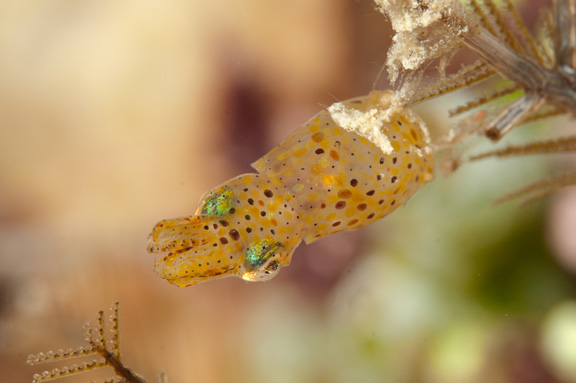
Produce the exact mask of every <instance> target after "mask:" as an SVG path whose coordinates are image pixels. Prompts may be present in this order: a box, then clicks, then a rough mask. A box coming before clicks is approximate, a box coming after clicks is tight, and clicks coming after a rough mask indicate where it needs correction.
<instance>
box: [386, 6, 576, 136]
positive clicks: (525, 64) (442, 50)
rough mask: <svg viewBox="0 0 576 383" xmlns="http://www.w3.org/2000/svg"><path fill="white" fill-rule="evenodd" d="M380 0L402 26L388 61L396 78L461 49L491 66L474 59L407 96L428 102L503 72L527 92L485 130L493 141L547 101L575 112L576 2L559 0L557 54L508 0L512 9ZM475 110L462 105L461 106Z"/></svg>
mask: <svg viewBox="0 0 576 383" xmlns="http://www.w3.org/2000/svg"><path fill="white" fill-rule="evenodd" d="M375 2H376V4H377V5H378V7H379V9H380V10H381V11H382V12H383V13H385V14H386V15H388V17H389V18H390V20H391V21H392V25H393V27H394V29H395V30H396V35H395V37H394V45H393V46H392V48H391V49H390V51H389V58H388V64H387V65H388V70H389V73H390V77H391V79H393V80H394V79H397V78H398V74H399V73H404V72H405V71H417V70H421V69H422V68H424V66H425V65H426V64H427V63H428V62H430V61H431V60H434V59H438V58H439V57H442V56H446V55H448V54H450V52H451V51H454V50H456V49H460V47H461V46H466V47H468V48H469V49H471V50H473V51H475V52H476V53H477V54H479V55H480V57H481V58H482V60H483V63H484V65H487V66H488V67H489V68H490V70H489V71H486V69H485V68H484V66H483V65H479V64H473V65H472V66H468V67H465V68H464V69H463V70H461V71H460V72H459V73H457V74H456V75H453V76H448V77H446V78H442V79H440V80H439V81H438V82H435V83H434V84H432V85H431V86H429V87H425V88H418V87H415V86H413V85H411V86H409V87H408V86H407V88H410V89H418V92H416V94H412V95H409V96H404V97H405V98H406V99H407V100H409V101H421V100H425V99H428V98H431V97H435V96H438V95H442V94H446V93H448V92H451V91H453V90H456V89H460V88H463V87H468V86H471V85H472V84H474V83H476V82H478V81H480V80H484V79H486V78H489V77H491V76H492V75H493V74H494V73H498V74H499V75H500V76H502V77H504V78H506V79H508V80H509V81H510V82H512V83H513V84H514V86H515V87H517V88H518V89H521V90H523V92H522V94H521V95H520V96H519V99H518V100H517V101H516V102H514V103H513V104H512V105H509V106H507V107H506V109H505V110H504V111H503V112H502V113H501V114H499V115H498V116H497V117H496V118H494V119H493V120H492V121H491V122H490V123H489V124H488V125H487V126H486V127H485V134H486V136H487V137H489V138H490V139H492V140H494V141H497V140H499V139H500V138H501V137H502V136H504V135H505V134H506V133H507V132H509V131H510V130H511V129H513V128H514V127H515V126H518V125H519V124H521V123H523V122H524V121H525V120H526V119H528V118H529V117H530V116H531V115H532V114H533V113H534V112H536V111H537V110H538V109H540V108H541V107H543V106H544V105H553V106H554V107H555V109H556V110H559V111H564V112H571V113H575V112H576V86H575V85H576V0H556V1H555V2H554V7H553V13H554V20H555V23H553V24H554V25H553V27H552V28H554V30H552V31H550V33H549V34H548V35H549V36H551V37H552V39H553V45H554V57H552V58H551V59H550V58H548V57H545V55H544V54H543V53H541V50H539V49H538V45H539V44H540V45H546V44H547V42H546V41H542V42H540V41H536V40H535V39H534V37H532V35H531V34H530V33H529V32H528V28H527V27H526V25H525V24H524V22H523V21H522V19H521V18H520V16H519V14H518V11H517V9H516V7H515V6H514V4H513V3H512V2H511V1H509V0H505V1H503V8H504V11H506V12H505V13H504V12H503V10H502V9H501V8H499V7H497V6H496V4H495V2H494V0H483V1H481V0H469V4H468V8H465V7H464V6H463V5H462V4H461V3H460V2H458V1H456V0H375ZM506 16H508V17H506ZM547 25H548V23H547ZM439 31H443V33H444V35H443V36H442V37H439V36H440V35H441V33H440V32H439ZM446 32H448V33H446ZM407 52H410V53H407ZM408 78H410V79H413V78H418V77H417V76H409V77H408ZM403 87H404V86H403ZM506 95H507V94H506V93H498V92H495V93H494V94H493V95H489V96H484V100H481V101H478V102H472V103H471V105H476V106H480V105H483V104H484V103H485V100H486V101H492V100H496V99H498V98H500V97H503V96H506ZM469 109H470V108H467V107H463V108H461V109H459V110H462V111H464V110H469Z"/></svg>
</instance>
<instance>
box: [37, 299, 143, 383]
mask: <svg viewBox="0 0 576 383" xmlns="http://www.w3.org/2000/svg"><path fill="white" fill-rule="evenodd" d="M110 310H111V311H112V314H111V315H110V323H111V328H110V332H111V333H112V339H111V340H110V341H107V339H106V331H105V329H106V324H105V320H104V311H99V312H98V325H97V327H96V329H93V328H92V327H91V326H90V324H86V326H85V327H86V341H87V343H88V346H87V347H79V348H77V349H68V350H67V351H64V350H59V351H56V352H53V351H48V352H46V353H42V352H41V353H38V354H31V355H29V356H28V360H27V362H26V363H27V364H29V365H32V366H33V365H36V364H40V363H48V362H55V361H58V360H61V359H73V358H78V357H83V356H89V355H94V356H100V357H101V358H102V360H97V359H94V360H92V361H90V362H85V363H82V364H80V365H76V364H74V365H72V366H71V367H67V366H64V367H61V368H54V369H52V370H50V371H48V370H46V371H44V372H42V373H41V374H34V376H33V378H32V382H33V383H41V382H46V381H49V380H53V379H58V378H62V377H66V376H71V375H76V374H79V373H81V372H86V371H92V370H95V369H98V368H102V367H111V368H112V369H113V370H114V372H115V373H116V375H117V376H118V378H119V380H116V379H115V378H113V379H110V380H107V381H105V382H104V383H114V382H116V383H120V382H123V383H146V381H145V380H144V379H143V378H142V377H140V376H139V375H137V374H135V373H134V372H133V371H132V370H130V369H129V368H127V367H126V366H124V364H123V363H122V362H121V361H120V335H119V334H120V330H119V325H118V322H119V303H118V302H115V303H114V304H113V305H112V307H110Z"/></svg>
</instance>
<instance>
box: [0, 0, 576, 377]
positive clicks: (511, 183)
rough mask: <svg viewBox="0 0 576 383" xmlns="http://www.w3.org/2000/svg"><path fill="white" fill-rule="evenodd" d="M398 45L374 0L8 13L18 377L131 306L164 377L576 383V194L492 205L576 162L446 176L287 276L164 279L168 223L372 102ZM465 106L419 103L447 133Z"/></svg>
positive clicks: (45, 7)
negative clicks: (295, 134)
mask: <svg viewBox="0 0 576 383" xmlns="http://www.w3.org/2000/svg"><path fill="white" fill-rule="evenodd" d="M528 3H530V5H529V6H528ZM535 3H536V2H526V5H527V6H524V7H521V11H522V14H523V16H524V17H525V18H526V20H527V21H528V23H529V24H531V25H532V24H534V22H535V21H536V20H537V17H538V14H539V8H538V7H536V6H535ZM538 4H544V2H540V1H539V2H538ZM391 35H392V32H391V29H390V27H389V25H388V23H387V21H386V20H385V18H384V17H383V16H382V15H380V14H379V13H378V12H377V11H375V10H374V9H373V4H372V2H371V1H369V0H357V1H352V0H292V1H290V2H285V1H277V0H242V1H240V0H228V1H200V0H189V1H175V0H162V1H160V0H148V1H135V0H114V1H111V0H81V1H78V0H74V1H70V0H47V1H42V2H38V1H33V0H18V1H4V2H3V5H2V17H1V18H0V51H1V56H0V57H1V59H0V111H1V116H2V123H1V125H0V133H1V137H2V138H1V139H0V371H1V372H0V382H7V383H8V382H11V383H20V382H30V381H31V380H32V375H33V374H34V373H37V372H40V371H42V370H44V369H52V368H54V367H61V366H63V365H70V364H73V363H74V362H72V361H70V362H68V361H66V362H58V363H52V364H47V365H39V366H33V367H30V366H27V365H26V364H25V361H26V357H27V355H28V354H30V353H37V352H40V351H44V352H45V351H48V350H57V349H60V348H63V349H67V348H69V347H72V348H75V347H78V346H81V345H83V343H84V341H83V338H84V334H83V329H82V325H83V323H84V322H86V321H92V322H94V321H95V319H96V312H97V311H98V310H100V309H106V308H107V307H109V306H110V304H111V303H112V302H114V301H120V305H121V307H120V310H121V311H120V313H121V317H120V329H121V352H122V354H123V360H124V362H125V363H126V364H127V366H129V367H130V368H132V369H133V370H135V371H136V372H138V373H139V374H141V375H143V376H144V377H145V378H146V379H147V380H148V381H149V382H155V381H157V376H158V375H159V374H160V373H161V372H162V371H164V372H166V374H167V375H168V379H169V381H170V382H204V383H217V382H365V383H369V382H394V383H417V382H431V383H436V382H438V383H440V382H442V383H451V382H454V383H466V382H472V383H474V382H487V381H489V382H503V383H507V382H522V383H537V382H568V383H569V382H576V278H575V273H576V193H575V192H574V190H570V189H566V190H565V191H562V192H559V193H556V194H555V195H554V196H552V197H551V198H547V199H544V200H541V201H538V202H536V203H534V204H531V205H529V206H527V207H518V206H517V203H507V204H504V205H499V206H493V205H492V204H491V201H493V200H494V199H495V198H497V197H498V196H501V195H502V194H504V193H506V192H507V191H510V190H511V189H514V188H517V187H520V186H522V185H523V184H525V183H527V182H530V181H533V180H536V179H541V178H542V177H545V176H546V175H551V174H555V173H556V172H558V171H560V170H562V169H569V168H573V167H574V165H575V161H574V159H573V158H571V157H570V156H550V157H549V158H546V157H535V158H528V157H527V158H520V159H516V160H485V161H482V162H478V163H473V164H466V165H464V166H463V167H462V168H461V169H459V170H458V171H457V172H456V173H455V174H453V175H451V176H450V177H445V176H442V175H438V177H437V179H436V180H435V181H434V182H433V183H432V184H430V185H428V186H427V187H426V188H425V189H424V190H423V191H422V192H421V193H420V194H419V195H417V196H416V197H415V198H413V200H412V201H410V203H409V204H408V206H406V207H402V208H400V209H398V210H397V211H396V212H395V213H394V214H392V215H391V216H390V217H387V218H386V219H384V220H382V221H380V222H378V223H376V224H373V225H372V226H369V227H367V228H365V229H361V230H359V231H356V232H353V233H347V234H338V235H334V236H331V237H328V238H325V239H323V240H321V241H319V242H316V243H314V244H313V245H311V246H305V245H301V246H300V248H299V249H298V250H297V251H296V253H295V254H294V256H293V261H292V265H291V266H290V267H288V268H285V269H283V270H282V271H281V272H280V274H279V276H278V277H276V278H275V279H274V280H272V281H270V282H266V283H248V282H245V281H242V280H240V279H236V278H228V279H223V280H219V281H214V282H208V283H203V284H200V285H197V286H193V287H189V288H183V289H181V288H177V287H174V286H172V285H169V284H168V283H167V282H165V281H164V280H162V279H161V278H159V277H157V276H156V275H154V274H153V273H152V265H153V262H154V257H152V256H151V255H149V254H147V253H146V250H145V249H146V242H147V236H148V233H149V232H150V230H151V229H152V227H153V225H154V224H155V223H156V222H157V221H159V220H160V219H164V218H173V217H179V216H184V215H191V214H193V213H194V211H195V210H196V205H197V201H198V200H199V198H200V196H201V195H202V194H203V193H204V192H205V191H207V190H208V189H210V188H212V187H213V186H215V185H218V184H220V183H222V182H224V181H226V180H228V179H229V178H232V177H234V176H236V175H238V174H240V173H245V172H249V171H250V167H249V164H250V163H251V162H253V161H255V160H256V159H258V158H259V157H260V156H262V155H263V154H265V153H266V152H267V151H268V150H269V149H271V148H273V147H274V146H275V145H277V144H278V143H280V141H281V140H282V138H284V137H286V136H287V135H288V134H289V133H290V132H291V131H293V130H295V129H296V128H297V127H298V126H300V125H301V124H302V123H303V122H304V121H306V120H307V119H308V118H309V117H311V116H312V115H314V114H315V113H317V112H318V111H319V110H320V108H321V107H322V106H326V105H329V104H331V103H333V102H334V101H335V100H344V99H347V98H350V97H354V96H358V95H363V94H367V93H368V92H369V91H370V90H371V89H372V87H373V86H374V85H373V84H374V82H375V80H376V79H377V78H378V73H379V71H380V69H381V66H382V65H383V64H384V62H385V58H386V50H387V47H388V46H389V45H390V39H391ZM385 77H386V76H385V75H383V76H382V77H381V78H380V81H379V82H378V83H377V85H376V87H377V88H388V87H390V85H389V84H388V82H387V80H386V78H385ZM463 97H466V95H465V94H464V95H462V94H459V95H454V96H447V97H443V98H442V99H441V100H438V101H436V102H433V103H429V104H428V105H423V106H422V107H420V108H419V112H420V113H421V114H422V115H423V117H424V118H425V119H426V121H427V122H428V124H429V126H430V128H431V130H432V131H433V134H434V135H435V136H438V135H439V134H442V133H443V132H444V133H445V132H446V129H447V128H448V127H449V122H448V121H447V113H446V112H447V109H448V108H450V107H451V106H453V105H454V104H455V103H456V102H461V100H462V98H463ZM573 126H574V123H573V122H572V121H569V120H566V119H564V120H563V119H555V120H550V121H549V122H547V123H539V124H533V125H530V126H526V127H522V128H519V129H516V131H514V132H513V133H512V134H511V135H510V137H508V138H507V140H508V142H525V141H527V140H533V139H538V138H546V137H550V136H552V135H554V136H555V135H562V134H568V133H569V132H570V131H573ZM44 367H45V368H44ZM112 376H113V373H112V371H109V370H105V371H100V372H88V373H86V374H84V376H82V375H79V376H77V377H72V378H66V380H67V381H69V382H80V381H91V380H96V381H103V380H105V378H109V377H112ZM62 381H64V379H62Z"/></svg>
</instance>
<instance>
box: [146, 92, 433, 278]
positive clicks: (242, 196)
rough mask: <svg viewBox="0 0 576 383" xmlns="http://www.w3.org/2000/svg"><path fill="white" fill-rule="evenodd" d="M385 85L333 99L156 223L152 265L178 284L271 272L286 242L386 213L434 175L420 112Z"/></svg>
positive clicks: (284, 256) (281, 260)
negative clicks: (245, 168) (194, 202)
mask: <svg viewBox="0 0 576 383" xmlns="http://www.w3.org/2000/svg"><path fill="white" fill-rule="evenodd" d="M392 99H393V93H392V92H390V91H373V92H371V93H370V94H369V95H367V96H363V97H358V98H354V99H350V100H347V101H344V102H338V103H336V104H333V105H332V106H330V107H329V108H328V109H326V110H324V111H322V112H320V113H318V114H317V115H315V116H314V117H312V119H310V120H309V121H307V122H306V123H305V124H304V125H302V126H301V127H300V128H299V129H298V130H296V131H295V132H294V133H293V134H292V135H291V136H289V137H288V138H287V139H285V140H284V141H283V142H282V143H281V144H280V145H278V146H277V147H275V148H274V149H272V150H271V151H270V152H269V153H268V154H266V155H265V156H264V157H262V158H260V159H259V160H257V161H256V162H254V163H253V164H252V166H253V168H254V169H256V171H257V172H258V173H250V174H243V175H240V176H238V177H236V178H233V179H231V180H229V181H228V182H226V183H224V184H222V185H220V186H217V187H215V188H214V189H212V190H210V191H208V192H207V193H205V194H204V196H202V198H201V200H200V203H199V206H198V209H197V211H196V213H195V214H194V215H193V216H190V217H186V218H179V219H168V220H164V221H161V222H159V223H158V224H156V226H155V227H154V229H153V231H152V233H151V234H150V238H149V245H148V252H150V253H153V254H159V255H160V256H161V258H159V259H158V260H157V261H156V264H155V267H154V271H155V272H156V273H157V274H158V275H160V276H161V277H162V278H164V279H166V280H167V281H168V282H170V283H172V284H174V285H177V286H181V287H183V286H190V285H193V284H196V283H199V282H203V281H207V280H210V279H215V278H222V277H227V276H239V277H241V278H243V279H245V280H249V281H263V280H268V279H270V278H272V277H274V276H275V275H276V274H277V273H278V271H279V270H280V268H281V267H283V266H287V265H288V264H290V259H291V257H292V253H293V252H294V249H295V248H296V247H297V246H298V244H299V243H300V242H301V241H302V240H304V242H306V243H312V242H314V241H316V240H317V239H320V238H322V237H325V236H327V235H330V234H333V233H337V232H341V231H349V230H356V229H358V228H360V227H363V226H366V225H369V224H370V223H372V222H374V221H376V220H378V219H380V218H382V217H384V216H386V215H388V214H390V213H391V212H392V211H394V210H395V209H396V208H397V207H398V206H401V205H403V204H404V203H406V202H407V201H408V199H410V197H411V196H412V195H414V194H415V193H416V192H417V191H418V190H420V188H422V186H423V185H424V184H426V183H427V182H429V181H431V180H432V178H433V166H434V164H433V162H434V161H433V160H434V159H433V153H432V150H431V149H430V146H429V139H428V134H427V131H426V128H425V125H424V123H423V121H422V120H421V119H420V118H419V117H418V116H417V115H416V114H415V113H413V112H412V111H411V110H409V109H406V108H398V107H395V108H392V107H391V102H392Z"/></svg>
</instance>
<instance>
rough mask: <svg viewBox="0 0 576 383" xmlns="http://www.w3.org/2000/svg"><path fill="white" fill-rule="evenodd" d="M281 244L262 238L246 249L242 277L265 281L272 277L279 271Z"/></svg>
mask: <svg viewBox="0 0 576 383" xmlns="http://www.w3.org/2000/svg"><path fill="white" fill-rule="evenodd" d="M282 247H283V246H282V244H281V243H280V242H273V241H268V240H266V239H265V240H262V241H260V242H258V243H255V244H253V245H252V246H250V247H249V248H248V249H247V250H246V258H245V260H244V270H245V272H244V274H243V275H242V278H244V279H246V280H249V281H265V280H268V279H271V278H273V277H274V276H276V274H278V271H280V266H281V264H280V259H279V258H280V257H281V255H282V253H283V252H282Z"/></svg>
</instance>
